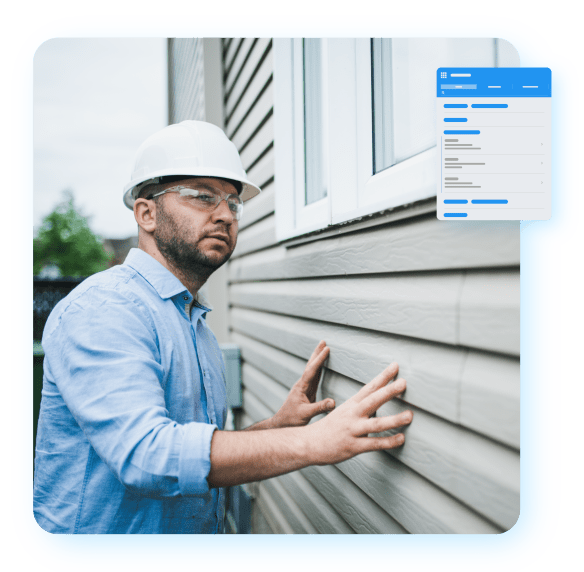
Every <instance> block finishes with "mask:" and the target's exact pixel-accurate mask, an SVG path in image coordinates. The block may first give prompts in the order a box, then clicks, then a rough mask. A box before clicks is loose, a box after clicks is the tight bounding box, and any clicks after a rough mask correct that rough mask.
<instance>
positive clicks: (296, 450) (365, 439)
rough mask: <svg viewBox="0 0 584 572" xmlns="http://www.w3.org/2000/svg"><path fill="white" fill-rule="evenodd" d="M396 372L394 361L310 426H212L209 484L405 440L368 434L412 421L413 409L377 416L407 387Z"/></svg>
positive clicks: (330, 460)
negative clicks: (228, 428)
mask: <svg viewBox="0 0 584 572" xmlns="http://www.w3.org/2000/svg"><path fill="white" fill-rule="evenodd" d="M396 373H397V364H392V365H390V366H389V367H387V368H386V369H385V370H384V371H382V372H381V373H380V374H379V375H378V376H377V377H376V378H375V379H373V380H372V381H370V382H369V383H368V384H367V385H364V386H363V387H362V388H361V389H360V390H359V391H358V392H357V393H356V394H355V395H353V396H352V397H351V398H349V399H348V400H347V401H345V403H343V404H342V405H341V406H340V407H339V408H337V409H335V410H334V411H332V412H331V413H329V414H328V415H327V416H326V417H324V418H323V419H320V420H319V421H317V422H315V423H311V424H310V425H306V426H302V427H283V428H279V429H266V430H265V431H219V430H216V431H214V432H213V436H212V438H211V470H210V471H209V475H208V477H207V482H208V484H209V486H211V487H226V486H233V485H239V484H243V483H249V482H252V481H260V480H263V479H270V478H272V477H276V476H278V475H283V474H284V473H289V472H291V471H297V470H298V469H302V468H304V467H307V466H308V465H313V464H314V465H332V464H336V463H341V462H343V461H346V460H347V459H350V458H351V457H354V456H355V455H358V454H359V453H364V452H366V451H376V450H382V449H393V448H395V447H399V446H401V445H403V443H404V435H403V434H402V433H398V434H396V435H391V436H384V437H371V436H370V434H371V433H384V432H386V431H389V430H392V429H397V428H398V427H403V426H405V425H409V424H410V423H411V421H412V416H413V413H412V411H403V412H401V413H399V414H397V415H390V416H387V417H374V413H375V412H376V411H377V409H378V408H379V407H380V406H381V405H383V404H384V403H386V402H387V401H389V400H390V399H393V398H394V397H397V396H398V395H401V394H402V393H403V392H404V391H405V389H406V382H405V380H403V379H398V380H397V381H395V382H393V383H389V381H390V380H391V379H393V378H394V377H395V374H396ZM268 421H269V420H268Z"/></svg>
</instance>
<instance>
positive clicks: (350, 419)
mask: <svg viewBox="0 0 584 572" xmlns="http://www.w3.org/2000/svg"><path fill="white" fill-rule="evenodd" d="M397 372H398V365H397V364H396V363H392V364H391V365H390V366H388V367H387V368H386V369H385V370H384V371H382V372H381V373H380V374H379V375H378V376H377V377H376V378H375V379H373V380H372V381H370V382H369V383H368V384H367V385H365V386H363V387H362V388H361V389H360V390H359V391H358V392H357V393H356V394H355V395H353V397H351V398H350V399H348V400H347V401H345V403H343V404H342V405H341V406H339V407H338V408H337V409H336V410H335V411H333V412H332V413H330V414H329V415H327V416H326V417H325V418H324V419H321V420H320V421H318V422H317V423H314V424H312V425H310V426H309V427H306V430H307V431H310V433H311V435H310V439H309V441H308V442H309V443H310V449H309V459H310V464H315V465H328V464H332V463H340V462H342V461H345V460H347V459H350V458H351V457H354V456H355V455H358V454H359V453H364V452H366V451H375V450H379V449H394V448H396V447H399V446H400V445H403V443H404V439H405V437H404V435H403V434H402V433H398V434H397V435H392V436H389V437H369V436H368V435H369V433H380V432H382V431H389V430H391V429H397V428H398V427H403V426H405V425H409V424H410V423H411V422H412V419H413V415H414V414H413V412H412V411H403V412H402V413H399V414H398V415H390V416H387V417H373V416H374V415H375V412H376V411H377V409H379V407H380V406H381V405H383V404H384V403H386V402H387V401H389V400H390V399H393V398H394V397H397V396H398V395H400V394H401V393H403V392H404V391H405V389H406V381H405V379H398V380H396V381H394V382H393V383H389V381H390V380H391V379H393V378H394V377H395V376H396V375H397Z"/></svg>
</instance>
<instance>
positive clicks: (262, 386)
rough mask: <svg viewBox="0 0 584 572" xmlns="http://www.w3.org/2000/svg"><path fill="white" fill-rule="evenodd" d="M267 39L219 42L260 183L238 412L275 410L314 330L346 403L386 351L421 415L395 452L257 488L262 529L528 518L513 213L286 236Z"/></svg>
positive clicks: (244, 264)
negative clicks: (503, 217)
mask: <svg viewBox="0 0 584 572" xmlns="http://www.w3.org/2000/svg"><path fill="white" fill-rule="evenodd" d="M271 74H272V55H271V41H270V40H269V39H250V38H245V39H237V38H234V39H231V40H223V78H224V93H225V101H224V105H225V118H226V123H225V125H226V132H227V134H228V136H229V137H230V138H231V139H232V140H233V141H234V142H235V144H236V146H237V147H238V149H239V151H240V153H241V156H242V159H243V161H244V167H245V168H246V170H247V172H248V176H249V178H250V179H251V180H252V181H253V182H255V183H257V184H258V185H260V187H262V193H261V194H260V195H259V196H258V197H256V198H254V199H252V200H251V201H250V202H248V203H246V205H245V211H244V215H243V219H242V221H241V224H240V234H239V239H238V246H237V248H236V250H235V252H234V254H233V257H232V259H231V261H230V263H229V267H228V274H229V302H230V313H229V327H230V330H231V339H232V341H234V342H236V343H237V344H238V345H239V346H240V348H241V352H242V358H243V365H242V376H243V384H244V391H243V402H244V406H243V409H242V411H241V412H240V413H239V414H238V418H237V423H238V424H240V426H246V425H248V424H250V423H253V422H255V421H259V420H261V419H264V418H266V417H268V416H270V415H272V414H273V413H274V412H275V411H276V410H277V409H278V407H279V406H280V404H281V403H282V400H283V399H284V397H285V396H286V394H287V391H288V389H289V388H290V387H291V385H292V384H293V383H294V382H295V381H296V380H297V379H298V378H299V377H300V375H301V373H302V371H303V369H304V366H305V363H306V360H307V359H308V357H309V356H310V354H311V353H312V351H313V349H314V347H315V345H316V344H317V343H318V341H319V340H321V339H324V340H326V341H327V343H328V345H329V346H330V347H331V355H330V359H329V362H328V370H327V373H326V375H325V378H324V380H323V386H322V398H324V397H327V396H331V397H333V398H334V399H335V400H336V401H337V404H338V405H340V404H341V403H342V402H343V401H345V400H346V399H348V398H349V397H350V396H351V395H353V394H354V393H355V392H356V391H358V389H359V388H360V387H361V386H362V385H363V384H364V383H367V382H368V381H369V380H371V379H372V378H373V377H374V376H375V375H377V374H378V373H379V372H380V371H381V370H382V369H383V368H384V367H385V366H386V365H387V364H389V363H390V362H391V361H397V362H398V363H399V364H400V375H401V376H403V377H405V378H406V379H407V381H408V389H407V391H406V393H405V394H404V396H403V399H402V400H394V401H393V402H391V403H389V404H387V405H385V406H384V407H382V408H381V410H380V414H393V413H396V412H399V411H401V410H403V409H405V408H411V409H413V410H414V421H413V423H412V425H411V426H410V427H409V428H408V429H407V430H406V444H405V445H404V447H402V448H401V449H399V450H396V451H388V452H385V451H383V452H381V451H380V452H372V453H367V454H364V455H360V456H358V457H356V458H354V459H351V460H349V461H346V462H344V463H340V464H339V465H337V466H329V467H308V468H306V469H303V470H301V471H299V472H297V473H293V474H289V475H284V476H282V477H278V478H275V479H270V480H268V481H265V482H262V483H259V484H257V485H255V486H254V487H253V489H254V491H255V504H254V509H253V511H254V514H253V516H252V527H253V532H260V533H261V532H274V533H314V532H318V533H350V532H355V533H497V532H501V531H504V530H507V529H509V528H510V527H512V526H513V524H514V523H515V521H516V519H517V517H518V514H519V223H515V222H501V223H495V222H492V223H480V222H479V223H477V222H472V221H468V222H457V223H443V222H440V221H438V220H437V219H436V218H435V213H433V212H430V213H426V214H424V213H422V214H416V215H415V216H414V214H415V212H416V211H414V210H413V209H412V211H411V213H412V214H411V215H410V216H405V217H404V218H402V219H401V220H396V221H394V222H386V223H384V224H380V225H377V226H372V227H370V228H366V229H361V230H358V231H355V232H347V233H345V234H341V235H338V236H332V237H327V238H321V239H315V240H312V241H308V242H305V243H303V244H298V245H296V246H286V245H284V244H278V243H277V242H276V235H275V226H274V225H275V218H274V190H275V184H276V183H277V182H276V181H274V158H273V148H274V141H273V94H272V75H271Z"/></svg>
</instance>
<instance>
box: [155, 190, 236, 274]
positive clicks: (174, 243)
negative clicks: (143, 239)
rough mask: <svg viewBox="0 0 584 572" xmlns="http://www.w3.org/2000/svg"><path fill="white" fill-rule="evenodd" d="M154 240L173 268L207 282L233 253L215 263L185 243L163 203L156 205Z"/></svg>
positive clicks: (194, 247)
mask: <svg viewBox="0 0 584 572" xmlns="http://www.w3.org/2000/svg"><path fill="white" fill-rule="evenodd" d="M154 240H155V242H156V246H157V247H158V250H159V251H160V252H161V254H162V255H163V256H164V258H166V260H168V262H170V263H171V264H172V266H174V267H175V268H176V269H178V270H180V271H181V272H183V273H184V274H185V275H186V276H188V277H191V278H194V279H201V278H202V279H204V280H207V278H209V276H211V274H212V273H213V272H215V270H217V269H218V268H219V267H220V266H222V265H223V264H225V263H226V262H227V261H228V260H229V257H230V256H231V252H228V253H227V254H226V255H225V256H224V257H223V258H222V259H219V260H216V261H215V260H212V259H210V258H209V257H208V256H206V255H205V254H203V253H202V252H201V251H200V250H199V249H198V248H197V247H196V246H194V245H192V244H189V243H187V242H185V240H184V239H183V238H182V237H181V231H180V230H179V228H178V225H177V224H176V221H175V220H174V219H173V218H172V217H171V216H169V215H168V214H167V213H166V212H165V211H164V208H163V207H162V201H159V203H158V205H156V230H155V231H154Z"/></svg>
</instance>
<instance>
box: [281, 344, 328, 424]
mask: <svg viewBox="0 0 584 572" xmlns="http://www.w3.org/2000/svg"><path fill="white" fill-rule="evenodd" d="M329 351H330V349H329V348H328V347H327V345H326V342H324V341H321V342H320V343H319V344H318V346H316V349H315V350H314V351H313V352H312V355H311V356H310V359H309V360H308V363H307V364H306V368H305V370H304V373H303V374H302V377H301V378H300V379H299V380H298V381H297V382H296V383H295V384H294V385H293V386H292V389H291V390H290V393H289V394H288V397H287V398H286V401H284V404H283V405H282V407H280V409H279V410H278V412H277V413H276V414H275V415H274V416H273V417H272V419H271V422H272V423H271V426H272V427H274V428H275V427H300V426H303V425H307V424H308V422H309V421H310V420H311V419H312V418H313V417H315V416H316V415H319V414H321V413H327V412H329V411H332V410H333V409H334V408H335V401H334V399H331V398H328V399H323V400H322V401H319V402H316V403H315V401H316V390H317V389H318V383H319V381H320V374H321V371H322V367H323V364H324V362H325V361H326V359H327V358H328V355H329Z"/></svg>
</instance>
